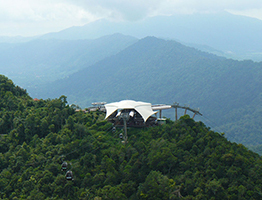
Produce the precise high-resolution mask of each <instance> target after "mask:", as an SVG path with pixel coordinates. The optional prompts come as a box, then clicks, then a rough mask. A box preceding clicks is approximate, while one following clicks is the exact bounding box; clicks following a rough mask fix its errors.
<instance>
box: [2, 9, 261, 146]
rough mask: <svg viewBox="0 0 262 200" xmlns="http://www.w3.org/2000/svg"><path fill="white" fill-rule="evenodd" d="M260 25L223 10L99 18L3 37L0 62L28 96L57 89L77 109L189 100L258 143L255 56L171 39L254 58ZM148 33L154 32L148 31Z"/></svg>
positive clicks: (231, 134)
mask: <svg viewBox="0 0 262 200" xmlns="http://www.w3.org/2000/svg"><path fill="white" fill-rule="evenodd" d="M261 30H262V22H261V21H260V20H257V19H253V18H248V17H242V16H235V15H231V14H228V13H221V14H218V15H192V16H180V15H177V16H170V17H167V16H165V17H164V16H163V17H154V18H149V19H146V20H144V21H140V22H132V23H131V22H130V23H121V22H118V23H116V22H108V21H103V20H101V21H97V22H94V23H91V24H88V25H86V26H83V27H72V28H69V29H66V30H64V31H61V32H58V33H50V34H47V35H44V36H41V37H38V38H37V39H35V38H34V39H32V40H30V41H27V42H25V41H24V42H22V43H16V42H15V43H14V42H13V43H10V42H9V43H1V44H0V63H1V66H0V69H1V73H2V74H4V75H7V76H8V77H9V78H11V79H12V80H13V81H14V82H15V83H16V84H19V85H20V86H22V87H24V88H26V89H27V91H28V92H29V94H30V95H31V96H32V97H37V98H57V97H59V96H60V95H62V94H63V95H66V96H68V101H69V103H75V104H78V105H80V106H82V107H83V108H84V107H87V106H89V105H90V104H91V102H93V101H107V102H110V101H117V100H122V99H127V98H129V99H135V100H142V101H148V102H152V103H173V102H174V101H177V102H179V103H182V104H190V106H192V107H200V108H201V112H202V113H203V114H204V116H205V117H207V118H208V119H211V120H212V121H214V122H215V124H212V127H214V126H216V127H218V128H219V129H220V130H222V131H224V132H226V136H227V137H228V138H229V139H230V140H232V141H236V142H241V143H245V144H250V145H252V144H262V132H261V130H262V129H261V128H262V127H261V120H262V119H261V112H262V108H261V101H262V98H261V94H262V88H261V78H260V77H261V74H262V71H261V63H258V62H253V61H236V60H232V59H226V58H225V57H219V56H215V55H213V54H210V53H205V52H202V51H199V50H196V49H194V48H190V47H187V46H185V45H182V44H181V43H178V42H175V41H172V40H169V39H176V40H177V41H180V42H183V44H187V45H188V46H189V45H190V46H194V47H196V48H198V49H202V50H205V51H208V52H213V53H217V54H218V55H223V56H227V57H230V56H231V57H236V58H239V59H240V60H243V59H246V58H253V59H254V60H260V54H259V53H260V52H262V51H261V50H262V49H261V47H262V45H261V44H262V41H261V37H260V33H261ZM113 33H122V34H126V35H122V34H113ZM109 34H113V35H109ZM105 35H107V36H105ZM152 35H153V36H157V37H158V38H156V37H147V36H152ZM100 36H104V37H102V38H99V37H100ZM94 38H97V39H94ZM138 38H139V39H138ZM159 38H165V40H163V39H159ZM166 38H169V39H168V40H166ZM5 41H7V40H5ZM261 60H262V59H261ZM61 78H63V79H62V80H60V79H61ZM53 81H55V82H53ZM47 83H48V84H47ZM201 120H203V119H201Z"/></svg>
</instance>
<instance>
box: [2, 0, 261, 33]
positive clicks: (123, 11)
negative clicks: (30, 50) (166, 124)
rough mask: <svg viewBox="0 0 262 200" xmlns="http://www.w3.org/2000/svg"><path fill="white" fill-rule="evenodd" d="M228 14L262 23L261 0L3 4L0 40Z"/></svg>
mask: <svg viewBox="0 0 262 200" xmlns="http://www.w3.org/2000/svg"><path fill="white" fill-rule="evenodd" d="M220 11H229V12H231V13H234V14H239V15H246V16H250V17H255V18H258V19H261V20H262V0H0V30H1V31H0V36H17V35H21V36H34V35H39V34H44V33H48V32H57V31H60V30H63V29H65V28H68V27H71V26H80V25H84V24H87V23H89V22H92V21H95V20H97V19H101V18H106V19H109V20H114V21H123V20H129V21H135V20H142V19H144V18H145V17H148V16H156V15H172V14H177V13H179V14H192V13H214V12H220Z"/></svg>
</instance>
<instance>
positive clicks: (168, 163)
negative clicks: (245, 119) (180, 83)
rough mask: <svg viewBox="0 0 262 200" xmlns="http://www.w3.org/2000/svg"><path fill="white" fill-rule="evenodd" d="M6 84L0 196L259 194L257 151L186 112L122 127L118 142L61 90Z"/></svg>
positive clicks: (261, 170) (97, 116) (99, 117)
mask: <svg viewBox="0 0 262 200" xmlns="http://www.w3.org/2000/svg"><path fill="white" fill-rule="evenodd" d="M9 82H10V81H9ZM14 88H15V86H12V85H11V87H9V89H8V87H6V89H5V90H8V91H5V90H2V95H3V96H5V95H6V93H8V94H9V95H11V94H10V93H9V91H14V93H12V95H11V96H12V97H13V99H14V105H13V107H9V105H6V104H5V106H2V107H1V113H2V114H3V116H6V117H5V118H4V120H3V122H2V123H3V124H2V126H3V127H6V129H5V132H4V133H5V135H1V136H0V150H1V152H0V199H260V198H261V193H262V159H261V157H260V156H259V155H258V154H256V153H253V152H252V151H249V150H248V149H247V148H246V147H245V146H243V145H241V144H236V143H231V142H229V141H228V140H227V139H226V138H225V137H224V136H223V135H220V134H219V133H216V132H214V131H211V130H210V129H209V128H208V127H206V126H205V124H204V123H202V122H196V121H194V120H193V119H191V118H190V117H189V116H184V117H181V118H180V119H179V120H178V121H176V122H173V121H171V120H169V121H168V123H167V124H166V125H162V126H157V127H150V128H143V129H137V128H129V129H128V143H127V144H123V143H122V142H121V140H120V139H119V138H118V135H119V133H120V132H122V131H123V130H122V129H121V128H117V129H116V132H113V131H112V125H111V124H110V123H108V122H106V121H104V120H103V118H104V117H105V114H104V113H102V112H91V113H88V112H83V111H80V112H76V111H75V109H74V108H71V107H70V106H68V105H67V100H66V97H65V96H61V97H60V98H58V99H53V100H51V99H47V100H39V101H33V100H32V99H31V98H30V97H29V96H28V95H27V94H26V93H25V94H23V93H21V94H22V95H21V94H20V93H19V92H18V93H15V89H14ZM1 103H2V105H3V104H4V100H3V101H1ZM18 105H20V107H21V109H22V110H17V108H18V107H19V106H18ZM2 119H3V118H2ZM63 161H66V162H67V163H68V168H67V170H71V171H72V172H73V178H74V180H72V181H67V180H66V179H65V173H66V172H65V171H62V170H61V164H62V162H63Z"/></svg>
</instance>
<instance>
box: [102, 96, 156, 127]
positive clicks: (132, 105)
mask: <svg viewBox="0 0 262 200" xmlns="http://www.w3.org/2000/svg"><path fill="white" fill-rule="evenodd" d="M105 108H106V119H107V118H108V117H109V116H110V115H112V114H113V113H114V112H115V111H116V110H124V109H134V110H136V111H137V112H138V113H139V114H140V115H141V116H142V118H143V120H144V121H145V122H146V120H147V119H148V118H149V117H150V116H151V115H153V114H155V113H156V112H154V111H153V110H152V105H151V103H145V102H141V101H133V100H123V101H119V102H114V103H109V104H105Z"/></svg>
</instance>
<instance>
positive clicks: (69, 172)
mask: <svg viewBox="0 0 262 200" xmlns="http://www.w3.org/2000/svg"><path fill="white" fill-rule="evenodd" d="M66 180H68V181H72V180H74V179H73V172H72V171H67V172H66Z"/></svg>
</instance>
